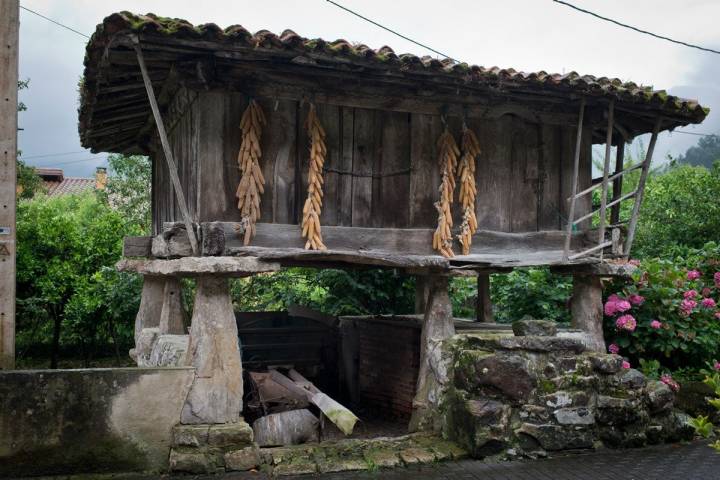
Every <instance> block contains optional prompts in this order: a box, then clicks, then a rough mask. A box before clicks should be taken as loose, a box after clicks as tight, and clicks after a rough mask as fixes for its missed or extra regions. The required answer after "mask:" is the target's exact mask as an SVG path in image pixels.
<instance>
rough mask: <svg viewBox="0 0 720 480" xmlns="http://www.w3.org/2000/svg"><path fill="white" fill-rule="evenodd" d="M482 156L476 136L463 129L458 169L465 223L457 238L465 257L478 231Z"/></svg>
mask: <svg viewBox="0 0 720 480" xmlns="http://www.w3.org/2000/svg"><path fill="white" fill-rule="evenodd" d="M479 154H480V144H479V143H478V139H477V137H476V136H475V134H474V133H473V132H472V130H470V129H469V128H466V127H464V128H463V136H462V157H461V158H460V166H459V167H458V177H459V178H460V205H462V208H463V221H462V224H461V225H460V234H459V235H458V236H457V238H458V240H459V241H460V244H461V245H462V252H463V255H468V254H469V253H470V245H471V244H472V236H473V234H474V233H475V232H476V231H477V227H478V225H477V217H476V216H475V196H476V195H477V187H476V186H475V157H477V156H478V155H479Z"/></svg>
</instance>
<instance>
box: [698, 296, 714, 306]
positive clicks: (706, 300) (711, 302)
mask: <svg viewBox="0 0 720 480" xmlns="http://www.w3.org/2000/svg"><path fill="white" fill-rule="evenodd" d="M700 305H702V306H703V307H705V308H715V300H713V299H712V298H703V299H702V302H700Z"/></svg>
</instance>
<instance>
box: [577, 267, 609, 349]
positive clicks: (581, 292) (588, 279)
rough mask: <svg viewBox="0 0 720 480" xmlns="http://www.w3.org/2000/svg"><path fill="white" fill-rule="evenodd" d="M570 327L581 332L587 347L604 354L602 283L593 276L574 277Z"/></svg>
mask: <svg viewBox="0 0 720 480" xmlns="http://www.w3.org/2000/svg"><path fill="white" fill-rule="evenodd" d="M570 311H571V313H572V323H571V325H572V327H573V328H576V329H578V330H582V331H583V332H584V333H585V336H586V338H587V341H586V343H587V344H588V345H587V347H588V349H590V350H593V351H596V352H605V337H604V336H603V304H602V283H601V281H600V277H598V276H595V275H574V276H573V294H572V299H571V304H570Z"/></svg>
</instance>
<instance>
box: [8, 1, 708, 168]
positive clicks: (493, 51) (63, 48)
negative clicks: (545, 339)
mask: <svg viewBox="0 0 720 480" xmlns="http://www.w3.org/2000/svg"><path fill="white" fill-rule="evenodd" d="M0 1H2V0H0ZM571 2H572V3H575V4H576V5H578V6H581V7H584V8H586V9H588V10H593V11H595V12H597V13H599V14H602V15H605V16H609V17H613V18H615V19H617V20H619V21H622V22H624V23H628V24H631V25H635V26H637V27H640V28H643V29H645V30H649V31H652V32H655V33H658V34H662V35H665V36H669V37H673V38H676V39H679V40H683V41H685V42H689V43H695V44H700V45H704V46H706V47H710V48H715V49H720V29H719V28H717V21H718V19H720V1H717V0H682V1H677V0H672V1H671V0H634V1H632V2H628V1H620V0H571ZM339 3H343V4H344V5H346V6H347V7H349V8H352V9H354V10H356V11H358V12H359V13H362V14H364V15H365V16H367V17H370V18H372V19H374V20H376V21H378V22H380V23H383V24H385V25H387V26H389V27H391V28H394V29H395V30H397V31H399V32H401V33H403V34H405V35H407V36H409V37H411V38H414V39H416V40H418V41H419V42H421V43H425V44H427V45H430V46H432V47H433V48H435V49H437V50H439V51H441V52H443V53H445V54H447V55H450V56H452V57H454V58H456V59H460V60H462V61H466V62H468V63H474V64H478V65H484V66H493V65H497V66H499V67H506V68H507V67H512V68H515V69H517V70H526V71H528V70H545V71H548V72H561V73H562V72H568V71H571V70H575V71H577V72H579V73H581V74H593V75H598V76H613V77H619V78H621V79H622V80H632V81H634V82H637V83H642V84H646V85H653V86H654V87H655V88H663V89H666V90H668V91H670V93H672V94H676V95H680V96H684V97H691V98H697V99H699V100H700V101H701V103H702V104H703V105H705V106H709V107H711V109H713V110H714V112H712V113H711V114H710V116H709V117H708V118H707V119H706V121H705V122H704V123H703V124H701V125H699V126H696V127H692V126H691V127H686V128H685V129H684V130H686V131H695V132H701V133H719V132H720V86H719V85H720V83H719V82H718V78H720V55H717V54H712V53H706V52H701V51H699V50H694V49H690V48H687V47H682V46H679V45H674V44H671V43H668V42H665V41H661V40H657V39H654V38H652V37H649V36H647V35H642V34H639V33H636V32H633V31H630V30H627V29H623V28H620V27H617V26H615V25H612V24H609V23H606V22H603V21H600V20H597V19H594V18H592V17H590V16H588V15H585V14H582V13H579V12H576V11H574V10H571V9H569V8H568V7H565V6H562V5H559V4H556V3H553V2H552V1H551V0H502V1H487V0H474V1H445V2H435V1H433V2H430V1H419V0H394V1H388V0H383V1H378V0H364V1H361V0H339ZM21 4H22V5H24V6H26V7H27V8H30V9H32V10H36V11H38V12H39V13H42V14H44V15H46V16H48V17H51V18H53V19H55V20H58V21H60V22H61V23H64V24H66V25H68V26H71V27H73V28H75V29H77V30H79V31H81V32H85V33H87V34H88V35H89V34H91V33H92V32H94V31H95V25H96V24H97V23H99V22H101V21H102V19H103V18H104V17H105V16H107V15H109V14H110V13H112V12H115V11H120V10H129V11H133V12H136V13H147V12H152V13H156V14H158V15H161V16H166V17H178V18H184V19H186V20H189V21H190V22H192V23H196V24H197V23H205V22H213V23H216V24H218V25H220V26H221V27H226V26H228V25H232V24H241V25H243V26H244V27H245V28H247V29H248V30H251V31H256V30H260V29H268V30H271V31H273V32H276V33H279V32H282V30H284V29H286V28H290V29H292V30H294V31H295V32H297V33H298V34H300V35H302V36H305V37H322V38H325V39H336V38H344V39H346V40H349V41H353V42H362V43H365V44H367V45H369V46H371V47H373V48H379V47H381V46H383V45H389V46H391V47H392V48H393V49H394V50H395V52H396V53H404V52H410V53H415V54H419V55H423V54H428V53H430V52H427V51H424V50H423V49H422V48H421V47H418V46H416V45H414V44H412V43H410V42H408V41H406V40H403V39H401V38H398V37H396V36H394V35H392V34H390V33H388V32H386V31H384V30H381V29H379V28H378V27H376V26H374V25H371V24H369V23H367V22H364V21H363V20H361V19H359V18H356V17H354V16H352V15H350V14H348V13H347V12H344V11H342V10H340V9H339V8H337V7H335V6H333V5H332V4H330V3H328V2H326V1H325V0H302V1H272V0H254V1H245V0H232V1H219V0H203V1H201V2H200V1H197V0H192V1H189V0H143V1H138V0H103V1H97V0H22V1H21ZM20 22H21V25H20V77H21V78H22V79H27V78H29V79H30V88H29V89H28V90H26V91H23V92H22V93H21V96H20V99H21V100H22V101H24V102H25V103H26V104H27V106H28V111H26V112H23V113H21V114H20V127H21V128H23V129H24V130H23V131H21V132H20V136H19V142H20V148H21V150H22V152H23V157H25V158H26V161H27V162H28V163H29V164H32V165H38V166H57V167H59V168H63V169H64V170H65V173H66V175H71V176H90V175H92V174H93V172H94V170H95V167H96V166H101V165H105V157H106V155H102V154H100V155H95V156H93V155H91V154H90V153H89V152H87V151H83V149H82V147H81V146H80V141H79V138H78V133H77V107H78V94H77V84H78V81H79V79H80V76H81V75H82V69H83V64H82V63H83V56H84V51H85V43H86V41H87V40H86V39H85V38H82V37H81V36H79V35H77V34H75V33H72V32H69V31H67V30H64V29H62V28H60V27H58V26H57V25H54V24H52V23H50V22H48V21H47V20H44V19H42V18H39V17H37V16H35V15H33V14H31V13H28V12H26V11H23V10H21V12H20ZM698 138H700V137H697V136H693V135H682V134H679V133H675V134H672V135H668V134H664V135H663V138H662V139H661V141H660V142H659V143H658V154H660V155H659V156H663V157H664V156H666V155H667V154H672V155H677V154H679V153H682V152H684V151H685V150H686V149H687V148H688V147H689V146H692V145H694V144H695V143H696V142H697V140H698ZM58 154H64V155H58ZM47 155H53V156H47Z"/></svg>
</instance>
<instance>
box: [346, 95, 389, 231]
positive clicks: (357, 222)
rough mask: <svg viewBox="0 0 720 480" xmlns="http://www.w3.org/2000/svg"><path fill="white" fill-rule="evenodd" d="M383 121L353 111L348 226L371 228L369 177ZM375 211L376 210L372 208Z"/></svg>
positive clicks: (368, 113) (372, 114)
mask: <svg viewBox="0 0 720 480" xmlns="http://www.w3.org/2000/svg"><path fill="white" fill-rule="evenodd" d="M382 124H383V117H382V115H381V112H380V111H379V110H369V109H365V108H356V109H355V122H354V126H355V133H354V138H353V177H352V226H353V227H374V226H377V225H376V223H377V219H376V218H374V217H373V202H374V201H375V200H376V198H373V197H374V195H373V193H375V192H374V191H373V190H374V189H373V174H374V171H375V167H376V166H377V159H378V158H379V157H380V149H381V145H382V143H381V142H382ZM376 208H377V207H376Z"/></svg>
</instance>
